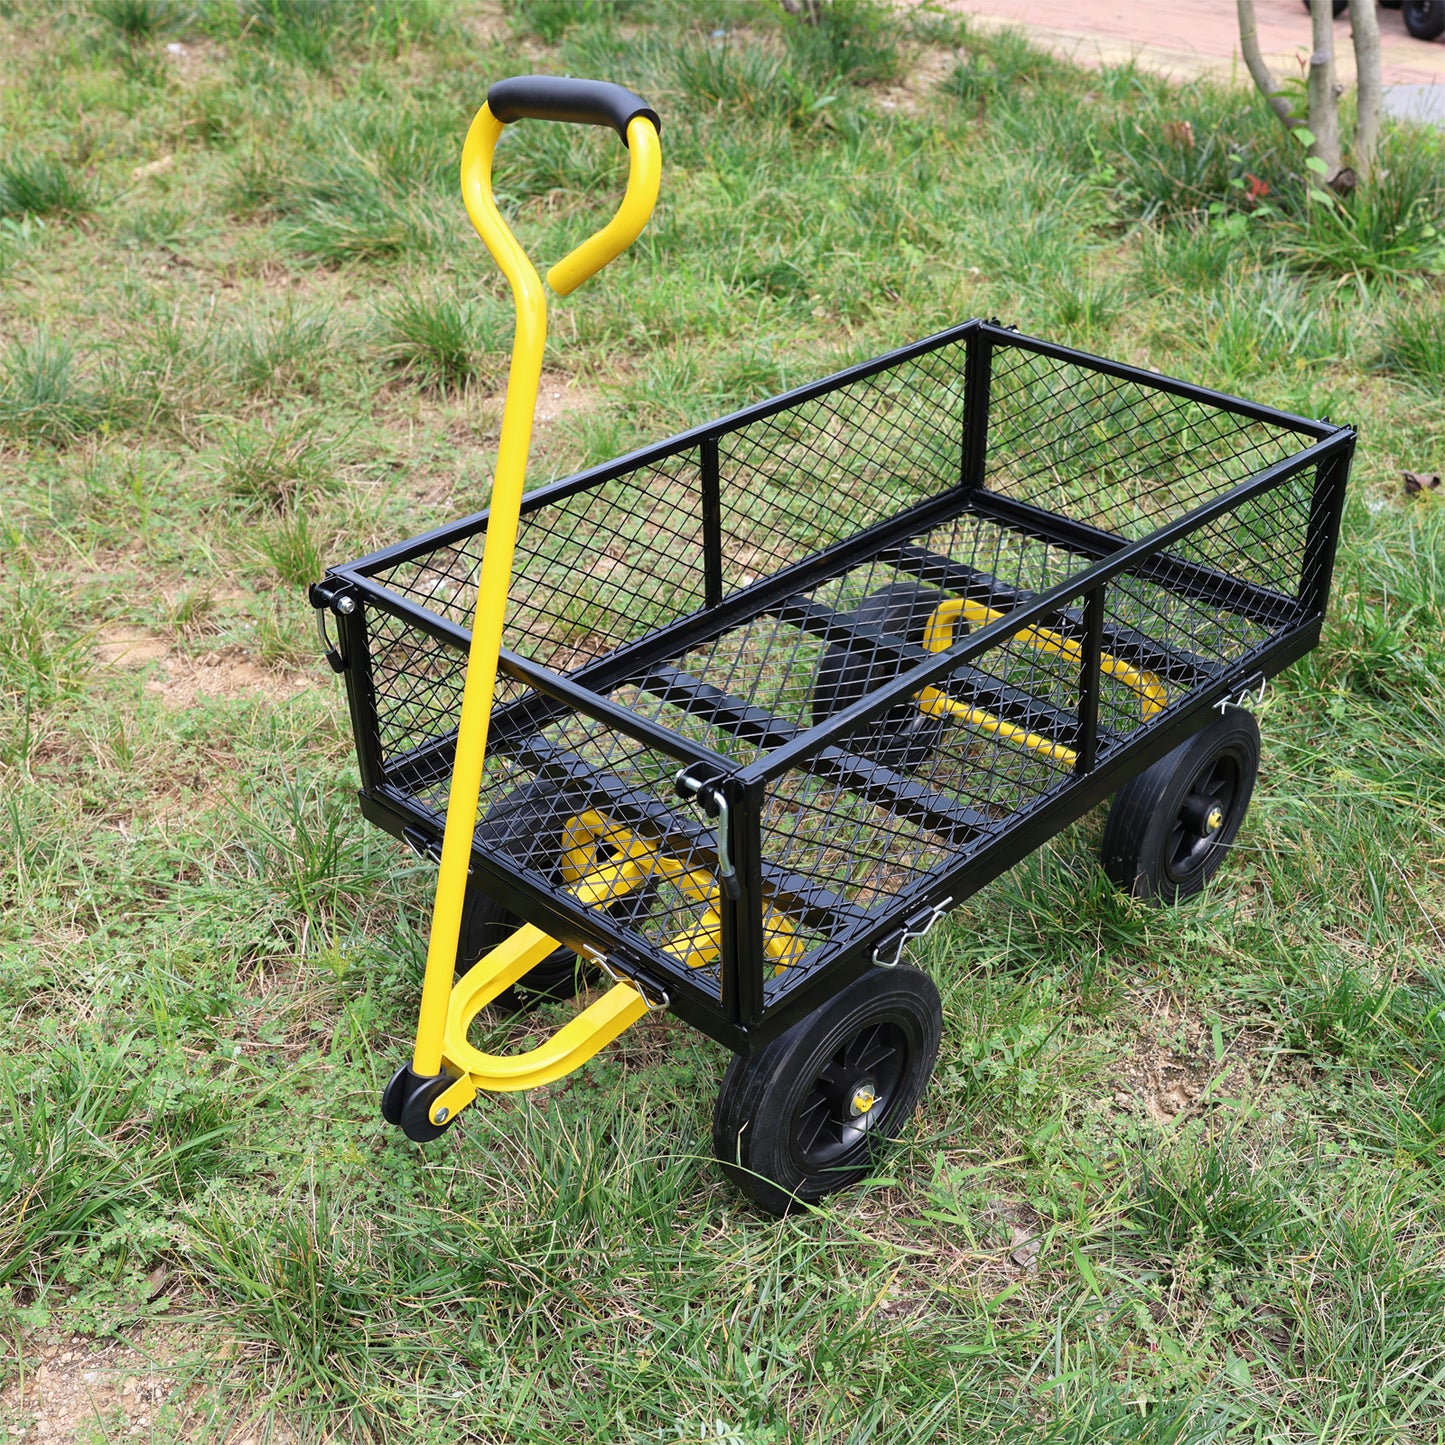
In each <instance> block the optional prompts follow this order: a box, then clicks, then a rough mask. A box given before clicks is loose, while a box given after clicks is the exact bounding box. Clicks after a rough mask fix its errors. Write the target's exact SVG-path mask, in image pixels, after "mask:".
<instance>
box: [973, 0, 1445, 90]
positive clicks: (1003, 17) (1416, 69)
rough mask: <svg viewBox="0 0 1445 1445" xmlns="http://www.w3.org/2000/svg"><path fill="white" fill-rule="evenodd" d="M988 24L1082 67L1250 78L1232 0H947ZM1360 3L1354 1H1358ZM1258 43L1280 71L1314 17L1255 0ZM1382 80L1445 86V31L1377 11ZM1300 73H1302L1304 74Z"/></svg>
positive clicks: (1338, 37) (1345, 54)
mask: <svg viewBox="0 0 1445 1445" xmlns="http://www.w3.org/2000/svg"><path fill="white" fill-rule="evenodd" d="M945 3H947V4H948V5H949V6H950V8H952V9H954V10H961V11H964V12H966V13H967V14H968V15H969V16H972V17H976V18H977V20H978V21H979V23H980V25H981V26H982V27H984V28H993V27H999V26H1005V25H1013V26H1019V27H1022V28H1023V29H1025V30H1028V31H1029V32H1031V34H1032V35H1033V37H1034V38H1035V39H1036V40H1037V41H1038V42H1039V43H1041V44H1043V45H1045V46H1046V47H1047V48H1048V49H1050V50H1053V51H1055V52H1056V53H1058V54H1061V55H1066V56H1069V57H1071V58H1072V59H1075V60H1077V61H1079V62H1080V63H1082V64H1084V65H1091V64H1093V65H1098V64H1106V65H1107V64H1118V63H1120V62H1123V61H1127V60H1129V59H1131V58H1133V59H1135V60H1137V61H1138V63H1139V64H1140V65H1141V66H1143V67H1145V68H1147V69H1149V70H1153V71H1158V72H1160V73H1162V74H1165V75H1172V76H1177V77H1179V78H1181V79H1183V78H1186V77H1189V76H1194V75H1200V74H1215V75H1223V76H1226V77H1228V76H1231V75H1232V76H1235V77H1237V78H1238V79H1239V80H1240V81H1241V82H1247V81H1248V78H1249V77H1248V75H1247V73H1246V71H1245V69H1244V61H1243V60H1242V59H1241V58H1240V54H1239V22H1238V17H1237V12H1236V10H1235V6H1234V3H1233V0H1133V3H1128V0H945ZM1356 3H1360V0H1356ZM1255 13H1256V16H1257V18H1258V23H1259V41H1260V48H1261V49H1262V50H1263V51H1264V54H1265V56H1266V58H1267V59H1268V60H1269V62H1270V64H1271V66H1272V67H1273V69H1274V72H1275V74H1276V75H1285V74H1289V73H1291V72H1293V71H1295V70H1296V67H1297V66H1299V65H1300V63H1301V61H1303V60H1304V59H1305V58H1307V57H1308V53H1309V48H1310V19H1309V16H1308V15H1307V14H1306V13H1305V8H1304V5H1303V4H1301V0H1255ZM1378 14H1379V17H1380V48H1381V59H1382V62H1383V68H1384V78H1385V84H1386V85H1387V86H1438V87H1440V88H1441V89H1440V92H1436V93H1437V94H1439V93H1445V37H1442V38H1441V39H1439V40H1432V41H1426V40H1412V39H1411V38H1410V36H1409V35H1407V34H1406V33H1405V27H1404V25H1403V24H1402V23H1401V20H1400V12H1399V11H1398V10H1385V9H1383V8H1381V9H1380V10H1379V11H1378ZM1335 65H1336V67H1337V70H1338V72H1339V76H1340V79H1341V80H1342V81H1345V82H1347V83H1348V82H1350V81H1352V80H1353V79H1354V74H1355V68H1354V67H1355V57H1354V51H1353V49H1352V47H1351V45H1350V22H1349V13H1348V11H1347V12H1346V13H1345V15H1344V16H1342V17H1341V18H1340V19H1339V20H1337V21H1335ZM1301 73H1302V72H1301Z"/></svg>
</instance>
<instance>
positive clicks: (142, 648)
mask: <svg viewBox="0 0 1445 1445" xmlns="http://www.w3.org/2000/svg"><path fill="white" fill-rule="evenodd" d="M170 650H171V649H170V644H169V643H168V642H166V640H165V639H164V638H161V637H156V636H154V635H153V634H152V633H149V632H141V631H137V630H136V629H134V628H129V627H114V628H103V629H102V630H101V632H100V633H99V634H98V635H97V637H96V641H95V658H96V661H97V662H99V663H101V664H103V665H104V666H106V667H141V666H143V665H144V664H145V663H147V662H160V661H163V660H164V659H165V658H166V657H168V656H169V655H170Z"/></svg>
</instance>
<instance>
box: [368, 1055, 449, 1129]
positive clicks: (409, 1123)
mask: <svg viewBox="0 0 1445 1445" xmlns="http://www.w3.org/2000/svg"><path fill="white" fill-rule="evenodd" d="M407 1072H408V1073H410V1072H411V1071H410V1070H407ZM452 1082H453V1081H452V1079H451V1077H450V1076H449V1075H447V1074H442V1075H441V1076H440V1077H438V1078H435V1079H423V1080H422V1082H421V1083H420V1084H419V1085H417V1086H416V1087H415V1088H413V1089H411V1091H410V1092H409V1093H408V1094H407V1096H406V1098H405V1099H404V1100H403V1101H402V1106H401V1118H400V1119H399V1120H398V1123H400V1125H401V1132H402V1133H403V1134H405V1135H406V1137H407V1138H408V1139H410V1140H411V1141H412V1143H414V1144H429V1143H430V1142H431V1141H432V1140H433V1139H438V1138H440V1137H441V1136H442V1135H443V1134H445V1133H446V1131H447V1130H448V1129H450V1128H451V1127H452V1124H453V1123H454V1122H455V1115H454V1116H453V1117H452V1118H451V1119H448V1120H447V1121H446V1122H445V1123H444V1124H433V1123H432V1119H431V1106H432V1104H433V1103H434V1102H435V1101H436V1100H437V1098H438V1097H440V1096H441V1095H442V1094H444V1093H446V1091H447V1090H448V1089H450V1088H451V1086H452ZM385 1099H386V1095H385V1094H383V1095H382V1100H383V1105H382V1107H383V1109H384V1108H385Z"/></svg>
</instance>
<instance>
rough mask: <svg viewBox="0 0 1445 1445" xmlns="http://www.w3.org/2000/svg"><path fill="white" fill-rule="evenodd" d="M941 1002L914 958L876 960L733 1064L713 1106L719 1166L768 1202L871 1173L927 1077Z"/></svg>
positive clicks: (808, 1195)
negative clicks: (896, 962) (910, 961)
mask: <svg viewBox="0 0 1445 1445" xmlns="http://www.w3.org/2000/svg"><path fill="white" fill-rule="evenodd" d="M942 1027H943V1013H942V1008H941V1006H940V1004H939V1000H938V990H937V989H936V988H935V987H934V984H933V980H932V979H931V978H929V977H928V975H927V974H925V973H920V972H919V971H918V970H917V969H916V968H909V967H908V966H907V965H903V966H901V967H899V968H874V969H870V970H869V971H868V972H867V973H865V974H863V975H862V976H861V977H859V978H857V979H855V980H854V981H853V982H852V983H851V984H849V985H848V987H847V988H845V989H843V990H842V991H841V992H839V993H837V994H834V995H833V997H832V998H830V999H829V1000H828V1001H827V1002H826V1003H824V1004H822V1005H821V1006H820V1007H819V1008H817V1009H815V1010H814V1011H813V1012H812V1013H810V1014H809V1015H808V1016H807V1017H806V1018H803V1019H800V1020H799V1021H798V1022H797V1023H795V1024H794V1025H793V1026H792V1028H790V1029H789V1030H788V1031H787V1032H786V1033H783V1034H780V1035H779V1036H778V1037H777V1038H776V1039H774V1040H773V1041H772V1042H771V1043H769V1044H766V1045H764V1047H763V1048H762V1049H761V1050H760V1051H759V1052H758V1053H757V1054H755V1055H753V1057H752V1058H745V1057H743V1056H742V1055H738V1056H737V1057H735V1058H734V1059H733V1061H732V1063H731V1064H730V1065H729V1066H728V1071H727V1073H726V1074H725V1075H724V1076H723V1081H722V1087H721V1088H720V1089H719V1091H718V1098H717V1108H716V1111H715V1112H714V1115H713V1152H714V1154H715V1156H716V1158H717V1160H718V1163H719V1164H720V1165H721V1167H722V1171H723V1173H724V1174H725V1175H726V1176H727V1177H728V1178H729V1179H731V1180H732V1181H733V1183H735V1184H736V1185H737V1186H738V1188H739V1189H741V1190H742V1191H743V1193H745V1194H746V1195H747V1196H748V1197H749V1198H750V1199H751V1200H753V1202H754V1203H755V1204H758V1205H759V1206H760V1207H761V1208H763V1209H765V1210H766V1211H767V1212H768V1213H769V1214H786V1213H787V1212H788V1211H789V1210H790V1209H795V1208H797V1207H798V1206H799V1205H801V1204H805V1203H809V1204H810V1203H813V1202H814V1201H816V1200H819V1199H822V1198H823V1197H824V1196H825V1195H828V1194H832V1193H833V1192H834V1191H835V1190H838V1189H843V1188H846V1187H847V1186H848V1185H850V1184H854V1183H856V1182H857V1181H858V1180H860V1179H862V1178H864V1177H865V1176H866V1175H868V1174H869V1173H870V1172H871V1171H872V1170H873V1169H874V1168H875V1167H876V1165H877V1164H878V1162H879V1161H880V1160H881V1159H882V1158H883V1157H884V1155H885V1154H886V1153H887V1151H888V1149H889V1146H890V1145H892V1144H893V1142H894V1141H895V1140H896V1139H897V1137H898V1135H899V1134H900V1133H901V1132H902V1130H903V1129H904V1128H905V1127H906V1126H907V1124H908V1121H909V1120H910V1119H911V1118H912V1117H913V1111H914V1109H915V1108H916V1107H917V1105H918V1101H919V1099H921V1098H922V1097H923V1091H924V1089H926V1088H927V1087H928V1080H929V1076H930V1075H931V1074H932V1072H933V1064H934V1060H935V1059H936V1058H937V1057H938V1041H939V1036H940V1033H941V1032H942Z"/></svg>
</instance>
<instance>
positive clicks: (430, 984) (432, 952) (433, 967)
mask: <svg viewBox="0 0 1445 1445" xmlns="http://www.w3.org/2000/svg"><path fill="white" fill-rule="evenodd" d="M519 91H520V92H521V99H520V101H519V102H518V101H517V100H516V97H517V95H518V92H519ZM619 95H620V96H623V97H626V98H627V100H628V101H629V102H635V104H631V105H629V106H627V107H625V108H624V109H623V110H621V111H620V112H618V111H616V110H615V104H616V102H617V100H618V97H619ZM579 99H580V102H581V104H580V109H575V108H573V105H575V104H576V103H577V102H578V101H579ZM493 100H495V101H496V102H497V104H498V105H499V106H501V107H502V109H503V111H504V112H505V113H506V114H507V115H508V116H510V117H513V118H520V117H521V116H523V115H534V116H541V117H542V118H545V119H553V120H568V119H581V120H583V121H585V122H588V123H600V124H609V123H611V124H615V125H617V126H618V127H619V128H620V127H621V126H622V124H623V122H624V118H625V124H626V139H627V145H628V150H629V152H630V154H631V157H632V161H631V170H630V172H629V175H628V180H627V191H626V194H624V196H623V197H622V204H621V205H620V206H619V207H618V208H617V214H616V215H615V216H613V218H612V219H611V221H609V222H608V223H607V225H605V226H604V227H603V228H602V229H601V230H600V231H598V232H597V233H596V234H595V235H593V236H590V237H588V239H587V240H585V241H584V242H583V243H582V244H581V245H580V246H578V247H577V248H576V249H575V250H574V251H572V252H571V254H570V255H567V256H564V257H563V258H562V260H561V261H559V262H558V263H557V264H556V265H555V266H553V267H552V269H551V271H550V272H549V273H548V274H549V280H550V281H551V284H552V287H553V289H554V290H555V291H557V292H558V293H559V294H566V293H567V292H568V291H572V290H575V289H576V288H577V287H578V286H580V285H581V284H582V283H583V282H584V281H585V280H586V279H587V278H588V277H589V276H593V275H595V274H596V273H597V272H598V271H600V270H601V269H602V268H603V267H604V266H605V265H606V264H607V263H608V262H609V261H611V260H612V259H613V258H614V257H616V256H618V255H620V254H621V253H622V252H623V251H625V250H626V249H627V247H628V246H630V245H631V244H632V243H633V241H635V240H636V239H637V237H638V236H639V235H641V233H642V228H643V227H644V226H645V225H646V224H647V221H648V218H649V217H650V216H651V215H652V208H653V206H655V205H656V204H657V192H658V187H659V186H660V184H661V180H662V147H661V144H660V143H659V141H658V138H657V125H656V123H655V120H654V119H653V115H654V113H653V112H651V111H648V110H647V108H646V106H645V105H644V104H643V103H642V102H640V101H637V98H636V97H635V96H631V95H630V94H629V93H628V92H626V91H622V90H621V87H619V86H604V85H601V84H599V83H598V82H595V81H558V80H557V79H556V77H537V76H529V77H524V78H523V79H522V81H521V82H518V81H510V82H509V81H503V82H501V83H500V84H498V85H496V86H493V87H492V90H491V92H490V95H489V99H488V102H487V104H486V105H483V106H482V108H481V109H480V110H479V111H478V112H477V114H476V117H475V119H474V120H473V121H472V124H471V128H470V129H469V130H468V131H467V139H466V143H465V144H464V145H463V147H462V200H463V202H464V203H465V205H466V208H467V214H468V215H469V216H470V217H471V220H472V225H473V226H475V227H476V229H477V234H478V235H479V236H480V237H481V238H482V240H483V241H485V242H486V246H487V250H489V251H490V252H491V253H492V258H493V259H494V260H495V261H496V263H497V265H498V266H500V267H501V269H502V273H503V275H505V276H506V278H507V280H508V282H509V283H510V284H511V288H512V297H513V300H514V301H515V303H516V310H517V330H516V333H515V335H514V337H513V341H512V365H511V369H510V370H509V371H508V373H507V395H506V400H505V401H504V402H503V404H502V434H501V437H500V439H499V440H498V443H497V470H496V476H495V477H494V479H493V482H492V497H491V509H490V514H489V516H488V519H487V539H486V544H485V546H484V548H483V551H482V565H481V572H480V576H479V577H478V579H477V611H476V616H475V618H474V619H473V621H472V642H471V648H470V650H469V651H468V654H467V672H466V683H465V685H464V686H463V688H462V706H461V716H460V717H459V718H458V721H457V746H456V753H455V755H454V757H453V760H452V778H451V785H450V787H449V789H448V792H447V818H446V826H445V828H444V829H443V831H442V856H441V862H440V864H439V866H438V868H437V889H436V903H435V905H434V906H433V909H432V924H431V935H430V938H429V939H428V942H427V958H426V975H425V977H424V979H423V981H422V989H421V1007H420V1009H419V1010H418V1015H417V1026H416V1045H415V1047H414V1049H413V1051H412V1068H413V1070H414V1071H415V1072H416V1073H418V1074H421V1075H424V1076H426V1077H431V1076H433V1075H435V1074H436V1073H437V1072H438V1071H439V1070H440V1068H441V1061H442V1051H443V1046H444V1042H445V1037H446V1025H447V1005H448V999H449V998H450V996H451V988H452V971H453V967H454V965H455V962H456V956H457V939H458V937H459V935H460V933H461V922H462V904H463V901H464V899H465V896H466V884H467V868H468V864H469V861H470V858H471V851H472V833H473V829H474V828H475V827H476V821H477V801H478V799H479V798H480V796H481V791H482V768H483V764H484V763H485V761H486V752H487V726H488V724H489V723H490V721H491V713H492V697H493V694H494V693H495V691H496V686H497V658H498V655H499V654H500V652H501V647H502V623H503V620H504V619H505V617H506V612H507V590H508V587H509V585H510V583H511V577H512V555H513V552H514V550H515V548H516V543H517V523H518V518H519V516H520V514H521V507H522V488H523V485H524V483H525V481H526V473H527V453H528V450H529V449H530V446H531V440H532V417H533V414H534V413H535V411H536V409H537V387H538V384H539V383H540V381H541V379H542V352H543V347H544V345H545V342H546V336H547V298H546V293H545V292H544V291H543V290H542V282H541V279H540V278H539V277H538V275H537V271H536V268H535V267H534V266H533V265H532V263H531V261H529V260H528V259H527V253H526V252H525V251H524V250H523V249H522V247H521V244H520V242H518V240H517V238H516V237H515V236H514V235H513V234H512V231H511V228H510V227H509V226H508V225H507V223H506V222H505V221H504V220H503V219H502V215H501V212H500V211H498V210H497V202H496V198H495V197H494V196H493V194H492V156H493V154H494V152H495V151H496V148H497V141H498V139H499V138H500V136H501V134H502V131H503V129H504V128H505V126H506V123H507V122H506V120H503V119H499V118H498V117H497V116H496V115H494V114H493V113H492V102H493ZM509 100H510V101H513V102H514V103H512V104H510V105H509V103H508V102H509ZM569 101H570V102H572V103H573V105H569V104H568V102H569ZM609 107H614V108H609ZM643 112H645V113H643Z"/></svg>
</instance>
